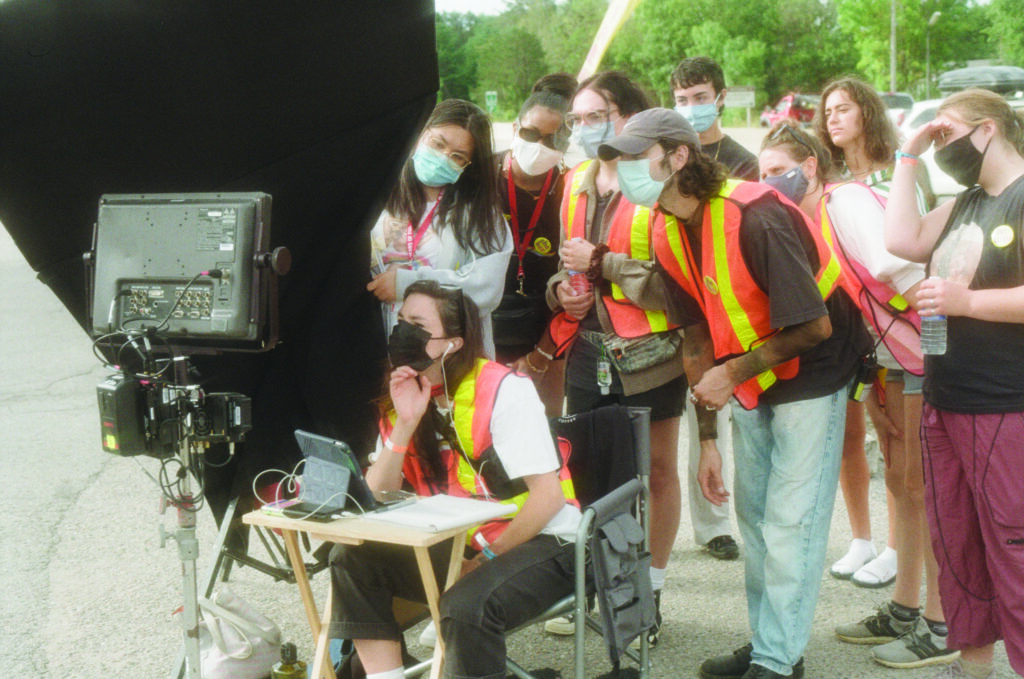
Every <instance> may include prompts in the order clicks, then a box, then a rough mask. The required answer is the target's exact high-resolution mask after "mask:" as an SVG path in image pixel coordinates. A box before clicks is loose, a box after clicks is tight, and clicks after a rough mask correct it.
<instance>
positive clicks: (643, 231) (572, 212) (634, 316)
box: [550, 160, 679, 350]
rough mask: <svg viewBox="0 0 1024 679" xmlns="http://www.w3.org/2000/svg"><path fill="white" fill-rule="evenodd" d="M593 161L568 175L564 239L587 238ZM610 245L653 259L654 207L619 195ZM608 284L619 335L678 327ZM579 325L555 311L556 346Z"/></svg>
mask: <svg viewBox="0 0 1024 679" xmlns="http://www.w3.org/2000/svg"><path fill="white" fill-rule="evenodd" d="M593 162H594V161H592V160H585V161H583V162H582V163H580V164H579V165H577V166H576V167H574V168H573V169H572V170H570V171H569V172H568V173H567V175H566V182H565V193H564V195H563V196H562V205H561V213H562V215H561V216H562V230H563V232H562V237H563V239H564V240H569V239H571V238H583V239H586V238H587V212H588V210H587V194H586V193H585V192H582V191H581V190H580V189H581V188H582V187H583V180H584V177H585V175H586V172H587V168H589V167H590V165H591V164H592V163H593ZM600 218H601V216H600V215H595V219H600ZM607 245H608V249H609V251H611V252H621V253H624V254H626V255H628V256H629V258H630V259H642V260H650V259H652V255H653V250H652V248H651V209H650V208H647V207H644V206H642V205H634V204H633V203H630V202H629V201H628V200H626V198H625V197H620V199H619V204H618V207H617V208H616V209H615V214H614V215H612V220H611V224H610V225H609V228H608V241H607ZM607 287H608V291H609V293H610V294H602V295H601V301H602V302H603V303H604V308H605V309H606V310H607V311H608V317H609V319H610V320H611V323H612V328H613V329H614V331H615V334H616V335H618V336H619V337H626V338H630V339H631V338H634V337H643V336H644V335H650V334H651V333H655V332H665V331H667V330H674V329H676V328H678V327H679V326H678V325H674V324H671V323H669V322H668V319H667V318H666V315H665V312H664V311H652V310H645V309H641V308H640V307H638V306H636V305H635V304H633V302H631V301H630V300H629V298H628V297H626V295H625V293H623V292H622V288H620V287H619V286H618V285H616V284H615V283H612V282H611V281H609V285H608V286H607ZM578 328H579V322H578V321H576V319H573V318H570V317H568V315H567V314H565V313H564V312H562V313H559V314H556V316H555V317H554V319H552V324H551V327H550V331H551V337H552V339H553V340H554V341H555V346H556V347H558V348H559V349H560V350H563V349H564V348H565V347H566V346H567V345H568V344H569V342H570V341H571V340H572V338H573V336H574V335H575V333H576V330H577V329H578Z"/></svg>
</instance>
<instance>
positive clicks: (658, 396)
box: [565, 375, 686, 422]
mask: <svg viewBox="0 0 1024 679" xmlns="http://www.w3.org/2000/svg"><path fill="white" fill-rule="evenodd" d="M595 386H596V385H595ZM565 398H566V413H568V414H569V415H574V414H576V413H587V412H590V411H591V410H596V409H597V408H600V407H601V406H608V405H616V404H617V405H623V406H637V407H641V408H650V409H651V422H659V421H661V420H668V419H671V418H673V417H679V416H680V415H682V414H683V410H685V408H686V376H685V375H680V376H679V377H677V378H675V379H674V380H669V381H668V382H666V383H665V384H663V385H661V386H660V387H655V388H654V389H649V390H648V391H643V392H640V393H639V394H633V395H632V396H626V395H625V394H601V392H599V391H596V390H591V389H583V388H581V387H576V386H573V385H572V384H569V383H568V382H567V383H566V385H565Z"/></svg>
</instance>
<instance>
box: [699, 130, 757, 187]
mask: <svg viewBox="0 0 1024 679" xmlns="http://www.w3.org/2000/svg"><path fill="white" fill-rule="evenodd" d="M701 150H702V151H704V153H706V154H707V155H709V156H711V157H712V158H714V159H715V160H716V161H718V162H719V163H721V164H722V165H725V166H726V167H727V168H729V176H730V177H736V178H737V179H745V180H747V181H748V182H756V181H757V180H758V179H760V173H759V170H758V166H757V156H755V155H754V154H753V153H751V152H750V151H748V150H747V149H745V148H743V147H742V146H740V144H739V143H737V142H736V140H735V139H733V138H732V137H730V136H729V135H725V136H724V137H722V138H721V139H719V140H718V141H717V142H714V143H712V144H702V145H701Z"/></svg>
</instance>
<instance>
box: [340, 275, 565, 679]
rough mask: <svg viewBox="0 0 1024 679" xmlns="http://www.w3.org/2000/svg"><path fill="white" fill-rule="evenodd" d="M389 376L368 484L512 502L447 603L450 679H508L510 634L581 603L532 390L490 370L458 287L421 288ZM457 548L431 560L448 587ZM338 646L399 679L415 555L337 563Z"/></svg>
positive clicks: (550, 449) (392, 551)
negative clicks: (400, 617)
mask: <svg viewBox="0 0 1024 679" xmlns="http://www.w3.org/2000/svg"><path fill="white" fill-rule="evenodd" d="M388 356H389V358H390V362H391V368H392V370H391V373H390V375H389V377H388V379H387V381H386V383H385V394H384V396H383V397H382V398H381V401H380V403H379V406H380V419H379V427H380V439H379V441H378V445H377V450H376V452H375V453H374V454H373V455H371V460H372V464H371V465H370V467H369V469H368V470H367V471H366V481H367V483H368V484H369V486H370V487H371V488H372V489H373V490H375V491H377V490H381V491H387V490H398V489H399V488H401V487H402V486H403V485H404V486H411V487H412V489H413V490H414V491H415V492H416V494H417V495H420V496H429V495H436V494H439V493H445V494H448V495H454V496H458V497H476V498H478V499H481V500H484V499H487V500H492V501H500V502H511V503H513V504H515V505H516V506H517V507H518V509H517V510H516V511H515V512H514V513H513V514H512V515H511V520H509V517H508V516H506V517H503V518H502V519H499V520H495V521H490V522H487V523H484V524H483V525H481V526H479V527H476V528H475V529H474V530H473V531H472V535H471V536H470V540H469V547H468V548H467V556H468V557H469V558H466V559H465V560H464V561H463V563H462V571H461V577H460V578H459V579H458V581H457V582H456V583H455V584H454V585H453V586H452V587H451V588H449V589H448V590H447V591H446V592H444V594H443V596H442V597H441V602H440V610H441V629H440V634H441V637H442V638H443V640H444V644H445V659H444V676H452V677H496V676H504V675H505V630H508V629H514V628H515V627H517V626H519V625H521V624H523V623H524V622H526V621H527V620H529V619H531V618H533V617H534V616H536V615H538V614H540V613H541V612H542V611H543V610H544V609H546V608H548V607H549V606H551V605H552V604H554V603H555V602H556V601H558V600H559V599H560V598H562V597H564V596H566V595H568V594H569V593H571V592H572V591H573V587H574V583H573V571H574V549H573V544H572V543H573V540H574V539H575V536H576V529H577V527H578V525H579V520H580V511H579V505H578V503H577V502H576V501H575V492H574V489H573V485H572V480H571V479H570V476H569V471H568V468H567V467H566V466H565V465H564V464H563V461H562V460H561V459H560V457H559V453H558V451H557V450H556V448H555V444H554V442H553V439H552V437H551V431H550V429H549V428H548V421H547V418H546V417H545V415H544V407H543V405H542V404H541V402H540V399H539V398H538V397H537V392H536V390H535V389H534V387H533V384H532V383H531V382H530V380H529V379H527V378H525V377H523V376H522V375H518V374H516V373H515V372H514V371H512V370H511V369H510V368H508V367H506V366H504V365H501V364H500V363H495V362H493V361H490V360H488V359H487V358H486V357H485V354H484V350H483V339H482V334H481V327H480V315H479V312H478V311H477V309H476V306H475V305H474V304H473V302H472V300H471V299H470V298H469V297H465V296H464V295H463V294H462V292H461V291H460V290H459V289H458V288H454V289H451V288H443V287H441V286H440V285H438V284H437V283H436V282H434V281H415V282H413V283H411V284H410V285H409V286H408V287H407V289H406V292H405V300H404V303H403V304H402V306H401V309H400V310H399V313H398V323H397V325H396V327H395V329H394V331H393V332H392V333H391V337H390V339H389V342H388ZM452 548H453V545H452V543H451V542H450V541H448V542H442V543H440V544H438V545H435V546H434V547H431V548H430V555H431V560H432V562H433V568H434V573H435V576H437V577H438V578H439V583H438V585H439V587H443V585H444V578H445V576H446V575H447V570H448V568H447V565H448V562H449V559H450V556H451V553H452ZM331 583H332V589H331V591H332V596H333V600H332V601H333V603H332V609H331V611H332V621H331V632H332V635H333V636H334V637H335V638H345V639H353V640H354V642H355V647H356V652H357V653H358V655H359V659H360V660H361V662H362V664H363V667H364V668H365V670H366V672H367V675H368V676H369V677H372V678H377V679H401V677H402V676H403V674H402V653H401V639H402V636H401V635H402V630H401V629H400V626H399V624H398V622H397V621H396V619H395V617H394V615H393V613H392V600H393V597H395V596H398V597H401V598H403V599H409V600H412V601H421V602H422V601H425V594H424V587H423V583H422V580H421V578H420V575H419V567H418V565H417V560H416V557H415V556H414V555H413V552H412V550H410V549H409V548H408V547H402V546H397V545H389V544H384V543H374V542H366V543H364V544H362V545H358V546H342V545H339V546H337V547H335V548H334V550H333V551H332V552H331Z"/></svg>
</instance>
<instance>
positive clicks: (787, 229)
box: [677, 194, 871, 405]
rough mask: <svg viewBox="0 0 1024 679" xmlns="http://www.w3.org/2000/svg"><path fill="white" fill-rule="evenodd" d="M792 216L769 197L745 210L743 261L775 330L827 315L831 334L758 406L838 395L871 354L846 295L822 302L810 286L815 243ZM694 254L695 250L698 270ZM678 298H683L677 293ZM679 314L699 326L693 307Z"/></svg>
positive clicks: (857, 313)
mask: <svg viewBox="0 0 1024 679" xmlns="http://www.w3.org/2000/svg"><path fill="white" fill-rule="evenodd" d="M790 210H796V208H789V207H787V206H784V205H783V204H782V203H780V202H779V200H778V199H777V198H776V197H775V196H774V195H773V194H766V195H765V196H763V197H761V198H759V199H757V200H755V201H753V202H751V203H749V204H747V206H746V207H745V208H744V209H743V217H742V221H741V222H740V243H741V246H740V250H741V254H742V256H743V260H744V262H745V263H746V265H747V268H748V269H749V270H750V274H751V276H752V277H753V279H754V282H755V283H757V285H758V287H760V288H761V290H763V291H764V293H765V294H766V295H767V296H768V304H769V317H770V324H771V326H772V327H773V328H784V327H787V326H793V325H798V324H800V323H805V322H807V321H811V320H814V319H815V318H820V317H821V316H824V315H826V314H828V316H829V320H830V322H831V323H832V334H831V336H829V337H828V338H827V339H825V340H823V341H822V342H820V343H818V344H817V345H815V346H814V347H811V348H810V349H809V350H807V351H806V352H804V353H803V354H802V355H801V356H800V372H799V373H797V375H796V377H794V378H792V379H788V380H779V381H777V382H776V383H775V384H773V385H772V386H771V387H769V388H768V390H767V391H765V392H764V393H763V394H762V395H761V397H760V401H759V402H760V403H763V404H767V405H777V404H780V403H791V402H793V401H802V400H805V399H809V398H817V397H819V396H825V395H828V394H832V393H834V392H836V391H837V390H838V389H840V388H841V387H843V385H845V384H847V383H848V382H849V381H850V379H851V378H852V377H853V374H854V372H855V371H856V369H857V362H858V360H859V359H860V357H861V356H863V355H865V354H867V353H868V352H869V351H870V350H871V338H870V337H869V336H868V333H867V330H865V328H864V322H863V321H862V320H861V316H860V311H859V310H858V309H857V306H856V305H855V304H854V303H853V300H851V299H850V297H849V296H848V295H847V294H846V292H845V291H843V290H842V289H837V290H836V291H835V292H833V294H832V295H830V296H829V298H828V299H827V300H825V301H824V302H822V299H821V293H819V292H818V286H817V283H816V282H815V280H814V272H815V271H817V270H818V267H819V261H818V252H817V248H816V247H815V244H814V238H813V237H812V236H811V234H810V233H808V231H807V229H806V228H805V227H804V226H803V218H802V216H800V215H799V214H797V213H795V212H790ZM703 245H704V246H705V247H706V246H707V244H703ZM698 253H699V250H698V249H697V248H694V257H695V259H696V261H697V262H698V266H699V265H700V262H701V260H700V256H699V254H698ZM677 289H678V286H677ZM679 294H681V295H684V296H687V295H685V293H683V292H682V290H681V289H680V290H679ZM681 308H683V309H685V310H686V313H687V314H688V315H690V316H691V319H692V320H693V321H698V320H703V317H702V316H701V314H700V312H699V307H698V306H697V305H696V303H695V302H694V303H692V304H690V303H686V302H684V303H683V304H682V305H681ZM728 358H730V357H726V358H725V359H723V361H724V360H728Z"/></svg>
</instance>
